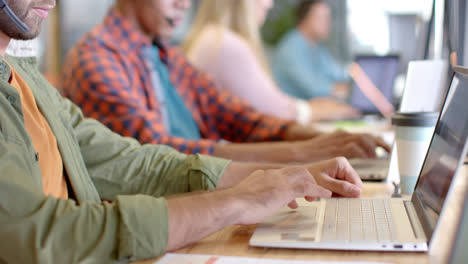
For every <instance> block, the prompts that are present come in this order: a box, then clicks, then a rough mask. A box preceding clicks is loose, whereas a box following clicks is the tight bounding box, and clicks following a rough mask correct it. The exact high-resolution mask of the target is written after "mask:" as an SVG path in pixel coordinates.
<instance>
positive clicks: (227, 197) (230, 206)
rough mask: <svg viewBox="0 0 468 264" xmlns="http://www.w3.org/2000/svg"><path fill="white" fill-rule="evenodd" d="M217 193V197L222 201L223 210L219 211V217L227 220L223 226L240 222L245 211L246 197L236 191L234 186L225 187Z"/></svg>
mask: <svg viewBox="0 0 468 264" xmlns="http://www.w3.org/2000/svg"><path fill="white" fill-rule="evenodd" d="M218 193H219V197H218V198H219V199H220V201H222V203H223V210H222V211H223V212H222V213H221V217H222V218H224V219H226V220H227V222H226V223H225V226H230V225H238V224H240V223H241V219H242V217H243V214H244V213H245V212H246V211H247V204H248V203H247V202H246V199H244V198H243V197H242V195H240V194H239V193H238V192H236V190H235V188H234V187H232V188H229V189H225V190H223V191H221V192H218ZM226 216H228V217H226Z"/></svg>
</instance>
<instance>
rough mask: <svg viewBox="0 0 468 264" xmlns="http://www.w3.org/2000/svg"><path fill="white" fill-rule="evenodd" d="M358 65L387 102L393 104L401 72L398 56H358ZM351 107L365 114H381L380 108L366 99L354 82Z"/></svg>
mask: <svg viewBox="0 0 468 264" xmlns="http://www.w3.org/2000/svg"><path fill="white" fill-rule="evenodd" d="M356 63H357V64H359V66H361V68H362V69H363V70H364V72H365V73H366V75H367V77H368V78H369V79H370V80H371V81H372V83H373V84H374V85H375V86H376V87H377V88H378V89H379V90H380V92H382V94H383V95H384V96H385V98H386V99H387V101H389V102H390V103H392V102H393V87H394V84H395V79H396V76H397V74H398V70H399V66H400V65H399V57H398V56H370V55H369V56H357V57H356ZM350 105H351V106H353V107H355V108H356V109H358V110H360V111H361V112H363V113H370V114H377V113H380V112H379V110H378V108H377V107H376V106H375V105H374V104H373V103H372V102H371V101H370V100H369V99H368V98H367V97H366V95H365V94H364V93H363V92H362V91H361V89H360V88H359V87H358V86H357V84H356V83H355V82H354V83H353V87H352V90H351V97H350Z"/></svg>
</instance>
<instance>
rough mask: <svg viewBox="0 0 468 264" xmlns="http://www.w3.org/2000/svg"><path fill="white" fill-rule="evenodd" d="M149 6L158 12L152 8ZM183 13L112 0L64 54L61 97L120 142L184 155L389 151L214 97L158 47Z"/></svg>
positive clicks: (277, 158) (165, 4)
mask: <svg viewBox="0 0 468 264" xmlns="http://www.w3.org/2000/svg"><path fill="white" fill-rule="evenodd" d="M155 1H159V2H160V4H161V8H159V9H160V10H155V9H154V8H153V9H151V7H152V6H156V5H155V4H154V2H155ZM189 6H190V1H188V0H144V1H130V0H120V1H117V4H116V6H115V7H113V8H112V9H111V10H110V11H109V13H108V15H107V17H106V18H105V20H104V22H103V23H102V24H101V25H99V26H98V27H96V28H95V29H94V30H93V31H92V32H90V33H88V34H87V35H86V36H85V37H84V38H83V39H82V40H81V41H80V42H79V43H78V45H77V46H76V47H75V48H74V49H73V50H72V51H71V52H70V54H69V56H68V58H67V60H66V62H65V64H64V65H65V69H64V78H63V80H64V85H63V88H64V93H65V95H66V96H68V97H69V98H70V99H71V100H72V101H74V102H75V103H77V104H78V105H80V106H81V108H82V109H83V112H84V114H85V115H87V116H89V117H92V118H95V119H98V120H99V121H101V122H102V123H103V124H105V125H107V126H108V127H109V128H110V129H111V130H113V131H115V132H117V133H120V134H122V135H123V136H129V137H134V138H136V139H137V140H139V141H140V142H141V143H143V144H146V143H150V144H165V145H169V146H171V147H173V148H175V149H177V150H179V151H180V152H183V153H186V154H196V153H201V154H207V155H214V156H218V157H223V158H228V159H233V160H237V161H265V162H277V163H286V162H312V161H316V160H321V159H326V158H331V157H336V156H346V157H348V158H369V157H370V158H372V157H375V148H376V147H377V146H381V147H384V148H388V147H387V146H386V144H385V143H384V142H382V140H380V139H378V138H374V137H372V136H370V135H356V134H353V135H352V134H347V133H344V132H337V133H333V134H319V133H316V132H315V131H314V130H313V129H311V128H307V127H304V126H300V125H297V124H293V123H288V122H285V121H282V120H279V119H276V118H273V117H269V116H265V115H262V114H260V113H258V112H256V111H255V110H254V109H253V108H252V107H250V106H249V105H247V104H246V103H244V102H242V101H241V100H240V99H238V98H236V97H234V96H233V95H231V94H230V93H229V92H218V90H217V89H216V88H215V87H214V83H213V82H212V81H211V80H210V79H209V78H208V77H207V76H206V75H205V74H203V73H202V72H200V71H198V70H197V69H195V68H194V67H192V66H191V65H190V64H189V63H188V62H187V60H186V59H185V57H184V56H183V55H182V54H181V53H180V51H179V50H178V49H177V48H174V47H169V46H168V45H165V44H163V43H165V39H168V38H169V37H170V35H171V34H172V33H173V30H174V28H175V26H176V25H177V24H178V23H179V22H180V21H181V19H182V18H183V14H184V11H185V10H186V9H187V8H188V7H189ZM161 25H162V26H161ZM155 62H156V63H155ZM171 114H172V118H171ZM187 131H189V132H187ZM221 140H224V141H228V142H232V143H229V144H226V143H220V141H221ZM300 140H303V141H300ZM273 141H289V142H287V143H284V142H277V143H272V142H273ZM259 142H262V143H259Z"/></svg>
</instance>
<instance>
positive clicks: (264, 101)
mask: <svg viewBox="0 0 468 264" xmlns="http://www.w3.org/2000/svg"><path fill="white" fill-rule="evenodd" d="M272 5H273V2H272V0H257V1H251V0H225V1H217V0H203V1H202V2H201V5H200V7H199V10H198V13H197V15H196V17H195V21H194V24H193V26H192V28H191V30H190V32H189V34H188V36H187V38H186V40H185V41H184V43H183V50H184V52H185V53H186V55H187V56H188V58H189V61H190V62H191V63H193V64H194V65H195V66H196V67H198V68H199V69H201V70H202V71H204V72H205V73H208V74H209V75H210V76H211V77H212V78H213V79H214V80H215V81H216V83H217V87H218V89H224V90H229V91H230V92H232V93H233V94H235V95H237V96H239V97H241V98H242V99H244V100H245V101H247V102H248V103H249V104H250V105H252V106H253V107H254V108H256V109H257V110H258V111H260V112H262V113H265V114H269V115H273V116H276V117H279V118H282V119H287V120H294V121H297V122H299V123H303V124H304V123H309V122H311V121H319V120H330V119H343V118H350V117H355V116H358V114H359V113H358V112H357V111H356V110H354V109H352V108H351V107H349V106H347V105H345V104H342V103H339V102H337V101H335V100H332V99H325V98H320V99H313V100H310V101H305V100H301V99H298V98H294V97H292V96H289V95H287V94H285V93H283V92H282V91H281V90H280V89H279V87H278V86H277V85H276V83H275V81H274V80H273V77H272V74H271V72H270V68H269V64H268V63H267V60H266V58H265V55H264V49H263V45H262V40H261V37H260V33H259V31H260V26H261V25H262V24H263V23H264V21H265V19H266V15H267V12H268V10H269V9H270V8H271V7H272Z"/></svg>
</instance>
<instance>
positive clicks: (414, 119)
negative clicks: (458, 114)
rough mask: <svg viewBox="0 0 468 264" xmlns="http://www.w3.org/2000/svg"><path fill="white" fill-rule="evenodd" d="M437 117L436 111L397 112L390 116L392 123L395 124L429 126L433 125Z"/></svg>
mask: <svg viewBox="0 0 468 264" xmlns="http://www.w3.org/2000/svg"><path fill="white" fill-rule="evenodd" d="M438 119H439V113H437V112H413V113H401V112H397V113H395V114H394V115H393V116H392V124H393V125H396V126H409V127H429V126H435V125H436V123H437V120H438Z"/></svg>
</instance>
